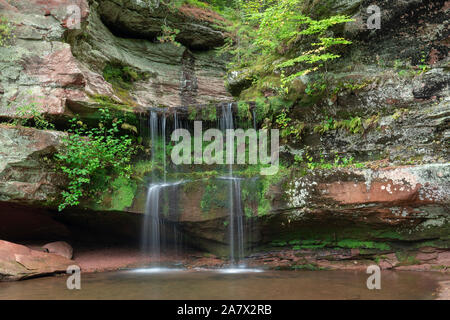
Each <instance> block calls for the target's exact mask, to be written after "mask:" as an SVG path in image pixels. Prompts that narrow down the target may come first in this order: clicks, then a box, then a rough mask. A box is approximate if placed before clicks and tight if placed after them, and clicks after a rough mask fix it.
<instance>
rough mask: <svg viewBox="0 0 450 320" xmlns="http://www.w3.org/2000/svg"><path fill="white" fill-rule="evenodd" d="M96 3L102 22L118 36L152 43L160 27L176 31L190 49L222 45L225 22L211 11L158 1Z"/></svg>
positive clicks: (107, 0) (127, 0)
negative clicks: (147, 40) (131, 36)
mask: <svg viewBox="0 0 450 320" xmlns="http://www.w3.org/2000/svg"><path fill="white" fill-rule="evenodd" d="M98 3H99V7H98V8H99V12H100V17H101V19H102V21H104V23H105V24H106V25H107V26H109V28H111V29H112V30H113V31H115V32H117V33H118V34H120V35H127V34H129V35H133V36H134V37H136V36H137V37H139V38H146V39H150V40H153V39H156V37H157V36H159V35H161V33H162V30H161V27H162V26H167V27H169V28H172V29H177V30H179V31H180V32H179V33H178V34H177V35H176V40H177V41H179V42H181V43H182V44H183V45H185V46H187V47H189V48H192V49H205V48H206V49H207V48H214V47H218V46H221V45H223V44H224V42H225V35H224V32H223V30H221V29H220V28H219V27H218V26H220V25H221V24H222V25H224V22H225V19H224V18H222V17H221V16H220V15H218V14H217V13H215V12H214V11H210V10H202V9H200V8H196V7H192V6H189V5H182V6H181V7H180V8H175V7H173V6H170V5H165V4H164V3H163V2H160V1H154V2H152V1H132V0H120V1H109V0H106V1H105V0H100V1H98ZM168 13H169V14H168Z"/></svg>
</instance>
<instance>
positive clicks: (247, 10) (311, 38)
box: [226, 0, 352, 94]
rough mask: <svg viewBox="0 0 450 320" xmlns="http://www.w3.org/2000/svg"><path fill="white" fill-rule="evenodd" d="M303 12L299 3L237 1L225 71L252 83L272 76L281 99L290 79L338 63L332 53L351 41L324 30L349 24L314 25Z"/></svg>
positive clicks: (341, 19)
mask: <svg viewBox="0 0 450 320" xmlns="http://www.w3.org/2000/svg"><path fill="white" fill-rule="evenodd" d="M303 8H304V2H303V1H302V0H278V1H257V0H253V1H240V12H241V22H240V23H237V24H235V26H234V32H231V33H232V34H233V36H234V39H235V41H234V44H236V46H235V48H236V49H235V51H234V52H232V54H234V55H235V60H234V61H233V64H232V66H231V67H232V68H233V69H235V70H236V69H242V68H249V69H251V73H252V74H254V75H255V76H256V77H257V78H256V81H259V80H260V79H262V78H263V76H264V75H267V74H272V73H273V72H275V71H277V72H279V73H280V74H281V86H280V88H279V89H280V91H279V92H280V93H281V92H283V93H284V94H287V93H288V92H289V89H290V86H291V85H292V82H293V81H294V79H296V78H297V77H299V76H301V75H305V74H308V73H311V72H313V71H317V70H319V69H320V68H322V67H323V66H325V64H326V63H327V62H328V61H330V60H334V59H337V58H339V57H340V55H339V54H338V53H337V52H336V51H335V50H334V48H336V47H338V46H342V45H348V44H350V43H351V42H350V41H348V40H345V39H344V38H340V37H332V36H330V34H331V33H330V32H329V31H330V29H331V28H332V27H334V26H336V25H339V24H342V23H345V22H348V21H352V20H351V19H350V18H349V17H347V16H342V15H337V16H331V17H327V18H323V19H319V20H315V19H313V18H311V17H308V16H307V15H305V13H304V12H303V11H304V10H303ZM226 47H227V49H229V48H230V47H231V44H227V45H226Z"/></svg>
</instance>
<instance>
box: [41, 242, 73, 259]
mask: <svg viewBox="0 0 450 320" xmlns="http://www.w3.org/2000/svg"><path fill="white" fill-rule="evenodd" d="M42 248H43V249H46V250H47V252H49V253H54V254H57V255H60V256H62V257H64V258H67V259H72V256H73V248H72V246H71V245H70V244H68V243H67V242H65V241H57V242H50V243H47V244H45V245H43V246H42Z"/></svg>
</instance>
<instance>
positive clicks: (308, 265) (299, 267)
mask: <svg viewBox="0 0 450 320" xmlns="http://www.w3.org/2000/svg"><path fill="white" fill-rule="evenodd" d="M292 269H293V270H297V271H300V270H303V271H319V270H326V268H323V267H319V266H318V265H317V264H315V263H305V264H298V265H294V266H292Z"/></svg>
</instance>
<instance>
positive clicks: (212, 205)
mask: <svg viewBox="0 0 450 320" xmlns="http://www.w3.org/2000/svg"><path fill="white" fill-rule="evenodd" d="M226 188H227V182H226V181H224V180H210V181H208V182H207V183H206V186H205V190H204V192H203V196H202V200H201V202H200V208H201V209H202V212H203V213H211V212H212V211H214V210H215V209H223V208H229V205H230V201H229V199H228V193H227V192H223V190H226Z"/></svg>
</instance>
